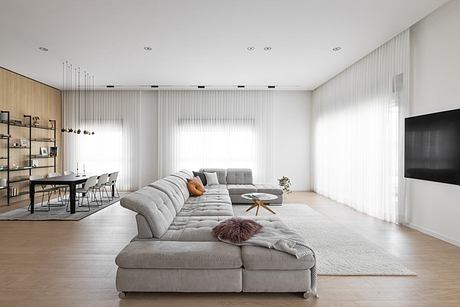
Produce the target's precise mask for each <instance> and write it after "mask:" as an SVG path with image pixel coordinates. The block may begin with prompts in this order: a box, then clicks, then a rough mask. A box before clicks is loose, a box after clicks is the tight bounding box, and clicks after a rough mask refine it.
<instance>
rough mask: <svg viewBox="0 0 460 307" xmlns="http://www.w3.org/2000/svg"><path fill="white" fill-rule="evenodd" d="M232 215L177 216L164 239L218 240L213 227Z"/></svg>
mask: <svg viewBox="0 0 460 307" xmlns="http://www.w3.org/2000/svg"><path fill="white" fill-rule="evenodd" d="M228 218H230V216H200V217H197V216H176V218H175V219H174V220H173V222H172V224H171V226H169V228H168V230H167V231H166V232H165V234H164V235H163V236H162V237H161V238H160V240H162V241H217V238H216V237H215V236H214V234H213V233H212V228H213V227H214V226H216V225H217V224H219V222H221V221H223V220H226V219H228Z"/></svg>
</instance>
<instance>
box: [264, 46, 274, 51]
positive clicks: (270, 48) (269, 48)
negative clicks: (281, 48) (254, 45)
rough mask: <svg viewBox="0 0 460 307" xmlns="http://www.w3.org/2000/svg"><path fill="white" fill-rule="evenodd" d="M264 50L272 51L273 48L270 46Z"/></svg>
mask: <svg viewBox="0 0 460 307" xmlns="http://www.w3.org/2000/svg"><path fill="white" fill-rule="evenodd" d="M264 50H265V51H270V50H272V47H270V46H267V47H264Z"/></svg>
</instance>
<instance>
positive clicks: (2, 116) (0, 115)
mask: <svg viewBox="0 0 460 307" xmlns="http://www.w3.org/2000/svg"><path fill="white" fill-rule="evenodd" d="M0 121H2V122H6V121H8V113H6V112H1V113H0Z"/></svg>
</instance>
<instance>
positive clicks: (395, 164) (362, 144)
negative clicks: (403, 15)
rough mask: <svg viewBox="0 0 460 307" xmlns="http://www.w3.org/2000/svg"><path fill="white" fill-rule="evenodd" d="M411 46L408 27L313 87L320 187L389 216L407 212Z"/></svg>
mask: <svg viewBox="0 0 460 307" xmlns="http://www.w3.org/2000/svg"><path fill="white" fill-rule="evenodd" d="M409 52H410V50H409V31H405V32H403V33H401V34H399V35H398V36H396V37H395V38H393V39H392V40H390V41H389V42H387V43H386V44H384V45H383V46H381V47H380V48H378V49H377V50H375V51H374V52H372V53H371V54H369V55H368V56H366V57H364V58H363V59H361V60H360V61H359V62H357V63H355V64H354V65H352V66H350V67H349V68H348V69H346V70H345V71H343V72H342V73H340V74H339V75H338V76H336V77H335V78H333V79H332V80H330V81H328V82H327V83H325V84H324V85H322V86H321V87H319V88H318V89H316V90H315V91H314V93H313V142H314V144H313V185H314V190H315V191H316V192H317V193H319V194H322V195H325V196H327V197H330V198H332V199H334V200H336V201H339V202H342V203H345V204H347V205H349V206H351V207H353V208H355V209H356V210H358V211H360V212H364V213H366V214H369V215H371V216H374V217H377V218H380V219H383V220H385V221H390V222H402V221H403V220H404V193H403V192H404V187H403V179H402V178H403V177H402V156H403V155H402V148H403V146H402V134H403V125H402V123H403V118H404V114H405V112H406V106H407V103H408V84H409V82H408V77H409Z"/></svg>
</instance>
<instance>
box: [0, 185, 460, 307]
mask: <svg viewBox="0 0 460 307" xmlns="http://www.w3.org/2000/svg"><path fill="white" fill-rule="evenodd" d="M286 202H287V204H286V206H289V205H291V206H292V205H294V204H293V203H296V204H299V203H303V205H305V204H308V205H310V206H311V207H312V208H314V209H315V210H317V211H320V212H321V213H323V214H325V215H327V216H329V217H330V218H332V219H333V220H335V221H337V222H339V223H342V224H343V225H344V231H347V229H352V230H353V231H356V232H359V233H361V234H363V235H364V236H365V237H366V238H367V239H369V240H371V241H373V242H375V243H377V244H379V245H381V246H383V247H384V248H385V249H386V250H387V251H388V252H389V253H391V254H393V255H395V256H397V257H399V258H400V260H401V262H402V263H404V264H405V265H406V266H407V267H409V268H410V269H411V270H413V271H415V272H417V273H418V276H416V277H383V276H372V277H371V276H364V277H363V276H361V277H339V276H337V277H331V276H320V277H319V294H320V298H319V299H318V300H308V301H306V300H303V299H302V298H300V296H299V295H296V294H289V293H288V294H247V293H245V294H167V293H159V294H139V295H131V296H129V297H128V298H127V299H124V300H119V299H118V296H117V291H116V289H115V272H116V266H115V263H114V258H115V255H116V254H117V253H118V252H119V251H120V249H121V248H122V247H123V246H124V245H125V244H127V243H128V241H129V240H130V239H131V238H132V237H133V236H134V235H135V233H136V226H135V221H134V214H133V213H132V212H129V211H128V210H126V209H123V208H121V207H120V206H119V204H118V203H117V204H115V205H112V206H111V207H109V208H106V209H104V210H102V211H100V212H98V213H95V214H93V215H91V216H89V217H88V218H85V219H83V220H81V221H78V222H71V221H62V222H60V221H50V222H11V221H3V222H0V306H386V307H387V306H460V248H459V247H455V246H453V245H450V244H448V243H444V242H442V241H440V240H437V239H434V238H432V237H429V236H426V235H424V234H421V233H419V232H417V231H414V230H411V229H407V228H404V227H399V226H396V225H392V224H389V223H384V222H381V221H378V220H376V219H373V218H370V217H367V216H365V215H362V214H359V213H357V212H355V211H353V210H351V209H349V208H348V207H346V206H343V205H340V204H337V203H335V202H333V201H331V200H328V199H326V198H324V197H321V196H318V195H316V194H314V193H306V192H305V193H292V194H290V195H288V197H287V201H286ZM289 203H291V204H289ZM4 210H5V209H4V208H3V209H2V211H4Z"/></svg>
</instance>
